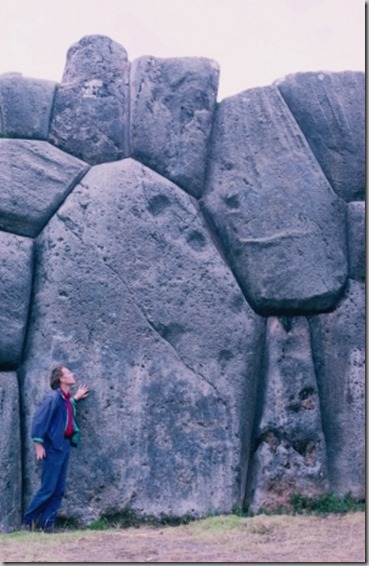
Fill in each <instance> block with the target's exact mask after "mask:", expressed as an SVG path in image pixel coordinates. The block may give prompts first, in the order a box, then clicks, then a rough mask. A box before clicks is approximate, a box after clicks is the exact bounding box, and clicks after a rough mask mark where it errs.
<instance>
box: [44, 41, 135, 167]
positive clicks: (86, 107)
mask: <svg viewBox="0 0 369 566" xmlns="http://www.w3.org/2000/svg"><path fill="white" fill-rule="evenodd" d="M129 67H130V64H129V62H128V60H127V52H126V50H125V49H124V48H123V47H122V46H121V45H119V44H118V43H116V42H114V41H112V40H111V39H109V38H108V37H105V36H101V35H92V36H86V37H84V38H82V39H81V40H80V41H79V42H78V43H75V44H74V45H72V47H70V49H69V50H68V53H67V63H66V67H65V71H64V75H63V79H62V83H61V85H60V86H59V87H58V88H57V91H56V96H55V103H54V110H53V116H52V121H51V125H50V135H49V141H50V142H51V143H53V144H55V145H57V146H58V147H60V148H61V149H63V150H64V151H66V152H68V153H71V154H72V155H75V156H76V157H79V158H80V159H83V160H84V161H87V163H91V164H96V163H102V162H104V161H114V160H116V159H120V158H121V157H124V156H127V155H128V154H129V140H128V137H129V132H128V121H129Z"/></svg>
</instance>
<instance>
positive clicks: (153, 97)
mask: <svg viewBox="0 0 369 566" xmlns="http://www.w3.org/2000/svg"><path fill="white" fill-rule="evenodd" d="M218 81H219V66H218V64H217V63H216V62H215V61H212V60H210V59H204V58H194V57H184V58H174V59H158V58H156V57H140V58H139V59H137V60H135V61H134V62H133V63H132V70H131V83H132V84H131V150H132V155H133V157H135V158H136V159H138V160H139V161H141V162H142V163H144V164H146V165H148V166H149V167H151V168H152V169H154V170H155V171H157V172H158V173H160V174H162V175H164V176H165V177H167V178H168V179H171V180H172V181H174V182H175V183H177V184H178V185H179V186H181V187H182V188H184V189H185V190H186V191H187V192H189V193H190V194H192V195H193V196H196V197H200V196H201V194H202V191H203V188H204V175H205V168H206V159H207V152H208V145H209V137H210V132H211V126H212V119H213V114H214V109H215V104H216V96H217V91H218Z"/></svg>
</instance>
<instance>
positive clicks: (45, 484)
mask: <svg viewBox="0 0 369 566" xmlns="http://www.w3.org/2000/svg"><path fill="white" fill-rule="evenodd" d="M45 450H46V457H45V459H44V461H43V470H42V476H41V486H40V489H39V490H38V492H37V493H36V495H35V496H34V498H33V499H32V501H31V503H30V505H29V507H28V509H27V512H26V513H25V515H24V519H23V522H24V524H25V525H31V524H32V523H33V522H35V521H39V524H40V527H41V528H42V529H48V528H51V527H52V526H53V525H54V523H55V519H56V513H57V511H58V509H59V507H60V505H61V502H62V497H63V495H64V492H65V487H66V479H67V469H68V461H69V453H70V441H69V440H68V439H64V443H63V448H62V450H55V448H52V446H45Z"/></svg>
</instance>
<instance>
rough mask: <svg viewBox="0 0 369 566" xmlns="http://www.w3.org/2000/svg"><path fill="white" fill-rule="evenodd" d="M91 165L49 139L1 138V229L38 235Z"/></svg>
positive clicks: (27, 234)
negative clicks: (51, 143)
mask: <svg viewBox="0 0 369 566" xmlns="http://www.w3.org/2000/svg"><path fill="white" fill-rule="evenodd" d="M87 169H88V165H87V164H86V163H83V162H82V161H79V160H78V159H76V158H75V157H72V156H71V155H67V154H66V153H64V152H63V151H60V150H59V149H57V148H55V147H53V146H52V145H50V144H49V143H47V142H46V141H31V140H11V139H0V186H1V199H0V229H2V230H7V231H10V232H14V233H16V234H20V235H23V236H31V237H34V236H36V235H37V234H38V233H39V232H40V230H41V229H42V228H43V227H44V226H45V224H46V223H47V221H48V220H49V218H50V217H51V216H52V215H53V214H54V212H55V211H56V210H57V208H58V206H59V205H60V204H61V202H62V201H63V200H64V199H65V197H66V196H67V194H68V193H69V192H70V191H71V190H72V188H73V187H74V185H75V184H76V183H77V182H78V181H79V179H80V178H81V177H82V175H83V174H84V173H85V171H87Z"/></svg>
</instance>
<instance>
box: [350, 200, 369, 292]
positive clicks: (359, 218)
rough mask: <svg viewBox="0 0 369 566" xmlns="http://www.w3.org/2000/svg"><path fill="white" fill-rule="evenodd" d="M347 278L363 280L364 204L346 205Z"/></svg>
mask: <svg viewBox="0 0 369 566" xmlns="http://www.w3.org/2000/svg"><path fill="white" fill-rule="evenodd" d="M347 232H348V251H349V277H351V278H352V279H357V280H358V281H364V280H365V269H366V262H365V202H350V203H349V204H348V205H347Z"/></svg>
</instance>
